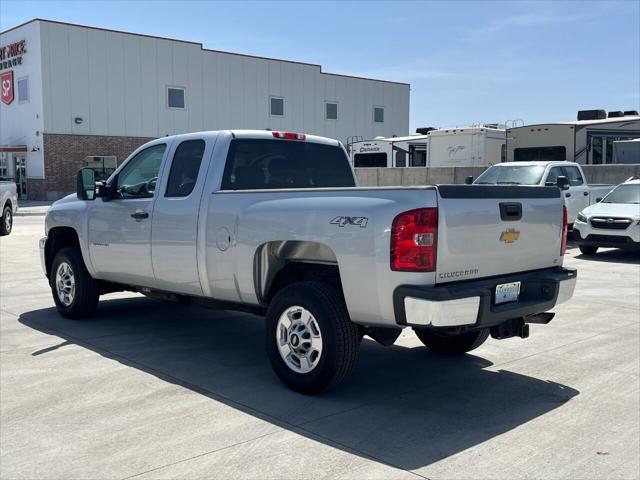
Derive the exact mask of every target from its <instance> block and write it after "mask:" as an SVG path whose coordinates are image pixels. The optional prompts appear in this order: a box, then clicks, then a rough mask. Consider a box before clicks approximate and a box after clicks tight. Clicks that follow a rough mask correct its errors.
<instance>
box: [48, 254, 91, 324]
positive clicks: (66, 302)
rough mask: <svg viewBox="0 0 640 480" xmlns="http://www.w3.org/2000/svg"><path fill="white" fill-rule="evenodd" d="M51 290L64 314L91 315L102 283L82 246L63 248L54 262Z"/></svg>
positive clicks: (75, 316)
mask: <svg viewBox="0 0 640 480" xmlns="http://www.w3.org/2000/svg"><path fill="white" fill-rule="evenodd" d="M50 283H51V292H52V293H53V300H54V302H55V303H56V307H57V309H58V312H60V314H61V315H62V316H63V317H66V318H72V319H74V320H75V319H80V318H86V317H89V316H91V315H92V314H93V313H94V312H95V310H96V307H97V306H98V298H99V293H98V286H97V284H96V281H95V280H94V279H93V278H91V275H89V272H88V271H87V267H85V265H84V260H82V253H81V252H80V249H79V248H78V247H67V248H62V249H60V250H59V251H58V252H57V253H56V256H55V257H54V259H53V263H52V265H51V278H50Z"/></svg>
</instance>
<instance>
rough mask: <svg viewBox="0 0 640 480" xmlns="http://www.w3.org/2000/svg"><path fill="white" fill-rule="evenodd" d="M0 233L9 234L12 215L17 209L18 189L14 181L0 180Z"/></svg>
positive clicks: (11, 225) (11, 226)
mask: <svg viewBox="0 0 640 480" xmlns="http://www.w3.org/2000/svg"><path fill="white" fill-rule="evenodd" d="M0 205H2V218H1V219H0V235H9V234H10V233H11V230H12V229H13V216H14V215H15V213H16V212H17V211H18V191H17V187H16V184H15V183H14V182H5V181H0Z"/></svg>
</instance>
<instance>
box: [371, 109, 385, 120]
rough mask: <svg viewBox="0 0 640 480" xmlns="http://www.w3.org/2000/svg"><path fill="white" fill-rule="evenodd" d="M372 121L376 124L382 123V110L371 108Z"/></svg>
mask: <svg viewBox="0 0 640 480" xmlns="http://www.w3.org/2000/svg"><path fill="white" fill-rule="evenodd" d="M373 121H374V122H378V123H382V122H384V108H382V107H373Z"/></svg>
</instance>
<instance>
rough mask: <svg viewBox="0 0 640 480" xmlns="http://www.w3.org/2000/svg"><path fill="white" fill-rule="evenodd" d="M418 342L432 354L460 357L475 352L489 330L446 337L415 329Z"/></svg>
mask: <svg viewBox="0 0 640 480" xmlns="http://www.w3.org/2000/svg"><path fill="white" fill-rule="evenodd" d="M415 332H416V335H417V336H418V338H419V339H420V341H421V342H422V343H423V344H424V346H425V347H427V348H428V349H429V350H431V351H432V352H433V353H439V354H443V355H460V354H462V353H467V352H470V351H471V350H475V349H476V348H478V347H479V346H480V345H482V344H483V343H484V342H485V340H486V339H487V338H488V337H489V329H488V328H484V329H482V330H474V331H471V332H466V333H462V334H458V335H446V334H440V333H437V332H434V331H433V330H428V329H424V328H421V329H415Z"/></svg>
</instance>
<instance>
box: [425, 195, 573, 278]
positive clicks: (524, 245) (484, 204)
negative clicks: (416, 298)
mask: <svg viewBox="0 0 640 480" xmlns="http://www.w3.org/2000/svg"><path fill="white" fill-rule="evenodd" d="M437 190H438V247H437V248H438V253H437V264H436V283H445V282H455V281H461V280H469V279H472V278H482V277H491V276H495V275H505V274H510V273H517V272H524V271H528V270H537V269H541V268H549V267H554V266H559V265H561V264H562V257H561V256H560V248H561V243H562V216H563V206H564V201H563V199H562V197H561V196H560V190H559V189H558V188H556V187H525V186H484V185H439V186H438V187H437Z"/></svg>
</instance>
